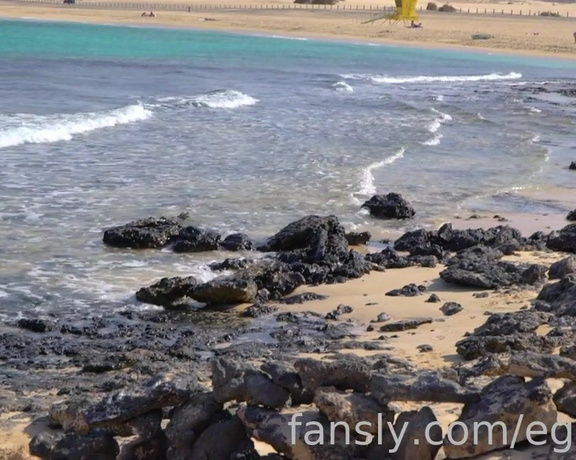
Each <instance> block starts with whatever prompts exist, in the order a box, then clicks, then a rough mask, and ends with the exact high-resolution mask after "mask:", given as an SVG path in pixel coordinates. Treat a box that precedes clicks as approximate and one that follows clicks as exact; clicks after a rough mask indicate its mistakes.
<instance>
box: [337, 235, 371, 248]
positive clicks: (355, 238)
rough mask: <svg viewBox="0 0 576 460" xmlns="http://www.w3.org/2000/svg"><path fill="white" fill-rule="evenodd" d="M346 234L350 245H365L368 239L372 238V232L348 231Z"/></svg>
mask: <svg viewBox="0 0 576 460" xmlns="http://www.w3.org/2000/svg"><path fill="white" fill-rule="evenodd" d="M344 236H345V238H346V241H348V244H349V245H350V246H361V245H364V244H366V243H368V241H370V238H372V235H371V234H370V232H361V233H357V232H350V233H346V235H344Z"/></svg>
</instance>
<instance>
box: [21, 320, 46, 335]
mask: <svg viewBox="0 0 576 460" xmlns="http://www.w3.org/2000/svg"><path fill="white" fill-rule="evenodd" d="M17 325H18V327H19V328H20V329H26V330H27V331H30V332H36V333H39V334H41V333H44V332H50V331H51V330H52V329H53V328H54V326H53V324H52V323H50V322H49V321H46V320H44V319H39V318H35V319H28V318H22V319H20V320H18V323H17Z"/></svg>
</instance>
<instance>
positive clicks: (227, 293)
mask: <svg viewBox="0 0 576 460" xmlns="http://www.w3.org/2000/svg"><path fill="white" fill-rule="evenodd" d="M257 294H258V285H257V284H256V282H255V281H254V280H251V279H245V278H242V277H240V276H237V275H230V276H219V277H218V278H214V279H213V280H211V281H208V282H207V283H204V284H200V285H198V286H196V287H195V288H194V289H193V290H192V291H191V292H189V294H188V295H189V296H190V297H191V298H193V299H194V300H197V301H198V302H202V303H206V304H209V305H231V304H239V303H250V302H253V301H254V300H255V299H256V295H257Z"/></svg>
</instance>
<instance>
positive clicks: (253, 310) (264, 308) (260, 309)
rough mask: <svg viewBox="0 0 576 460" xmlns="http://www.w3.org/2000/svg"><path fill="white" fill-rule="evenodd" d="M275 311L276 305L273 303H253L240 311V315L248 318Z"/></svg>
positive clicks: (276, 309)
mask: <svg viewBox="0 0 576 460" xmlns="http://www.w3.org/2000/svg"><path fill="white" fill-rule="evenodd" d="M277 311H278V307H275V306H273V305H262V304H258V303H255V304H254V305H250V306H249V307H248V308H247V309H246V310H244V311H243V312H242V316H246V317H248V318H260V317H261V316H266V315H271V314H272V313H276V312H277Z"/></svg>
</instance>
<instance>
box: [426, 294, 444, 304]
mask: <svg viewBox="0 0 576 460" xmlns="http://www.w3.org/2000/svg"><path fill="white" fill-rule="evenodd" d="M426 302H428V303H438V302H442V300H440V297H438V295H437V294H431V295H430V297H428V300H426Z"/></svg>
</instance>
